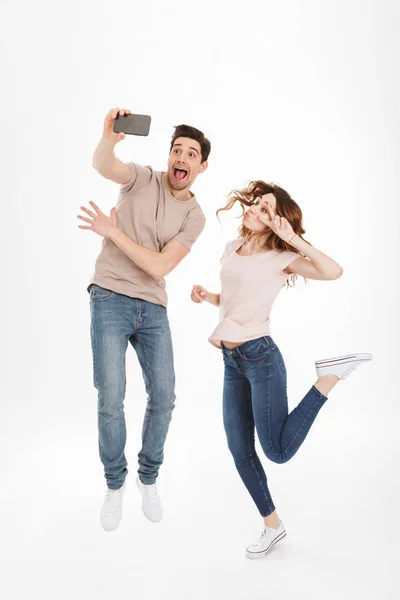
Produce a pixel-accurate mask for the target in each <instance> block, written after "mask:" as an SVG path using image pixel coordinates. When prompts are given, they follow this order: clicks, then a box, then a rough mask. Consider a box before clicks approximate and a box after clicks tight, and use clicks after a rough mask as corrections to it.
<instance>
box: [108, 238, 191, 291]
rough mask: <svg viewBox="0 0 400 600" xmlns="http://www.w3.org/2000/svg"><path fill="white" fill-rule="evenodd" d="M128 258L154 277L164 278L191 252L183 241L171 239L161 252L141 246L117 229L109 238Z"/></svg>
mask: <svg viewBox="0 0 400 600" xmlns="http://www.w3.org/2000/svg"><path fill="white" fill-rule="evenodd" d="M109 239H110V240H111V241H112V242H114V244H115V245H116V246H117V247H118V248H119V249H120V250H122V252H123V253H124V254H126V256H127V257H128V258H130V259H131V261H132V262H134V263H135V264H136V265H137V266H138V267H140V268H141V269H142V270H143V271H145V272H146V273H148V274H149V275H150V276H151V277H153V278H154V279H162V278H163V277H165V276H166V275H168V273H170V272H171V271H173V270H174V269H175V267H176V266H177V265H179V263H180V262H181V261H182V260H183V259H184V258H185V256H186V255H187V254H189V250H188V249H187V248H186V246H184V245H183V244H182V243H181V242H178V241H177V240H171V241H170V242H168V244H166V245H165V246H164V248H163V249H162V250H161V252H155V251H154V250H149V248H145V247H144V246H141V245H140V244H138V243H137V242H135V241H134V240H132V239H131V238H130V237H129V236H127V235H126V234H125V233H123V232H122V231H121V230H120V229H115V230H114V231H113V233H112V234H111V236H110V238H109Z"/></svg>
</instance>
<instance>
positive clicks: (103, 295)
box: [90, 284, 115, 302]
mask: <svg viewBox="0 0 400 600" xmlns="http://www.w3.org/2000/svg"><path fill="white" fill-rule="evenodd" d="M113 296H115V292H112V291H111V290H106V289H105V288H102V287H100V286H99V285H95V284H93V285H91V286H90V302H100V301H101V300H108V299H109V298H112V297H113Z"/></svg>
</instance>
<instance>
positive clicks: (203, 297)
mask: <svg viewBox="0 0 400 600" xmlns="http://www.w3.org/2000/svg"><path fill="white" fill-rule="evenodd" d="M190 297H191V299H192V300H193V302H196V303H197V304H201V303H202V302H209V303H210V304H213V305H214V306H219V301H220V298H221V294H213V293H212V292H208V291H207V290H206V289H205V288H204V287H203V286H201V285H194V286H193V289H192V293H191V295H190Z"/></svg>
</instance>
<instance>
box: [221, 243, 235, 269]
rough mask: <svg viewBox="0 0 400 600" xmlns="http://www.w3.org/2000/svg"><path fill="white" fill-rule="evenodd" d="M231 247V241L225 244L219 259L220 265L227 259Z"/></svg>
mask: <svg viewBox="0 0 400 600" xmlns="http://www.w3.org/2000/svg"><path fill="white" fill-rule="evenodd" d="M231 246H232V240H231V241H230V242H228V243H227V244H225V247H224V250H223V252H222V255H221V258H220V259H219V262H220V263H221V265H222V264H223V263H224V262H225V259H226V258H228V256H229V254H230V252H229V251H230V248H231Z"/></svg>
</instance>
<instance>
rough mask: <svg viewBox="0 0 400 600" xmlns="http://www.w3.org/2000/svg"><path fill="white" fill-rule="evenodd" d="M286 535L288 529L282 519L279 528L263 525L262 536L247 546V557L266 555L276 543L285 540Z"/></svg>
mask: <svg viewBox="0 0 400 600" xmlns="http://www.w3.org/2000/svg"><path fill="white" fill-rule="evenodd" d="M285 536H286V529H285V526H284V524H283V523H282V521H281V522H280V525H279V527H278V528H277V529H273V528H272V527H263V528H262V529H261V535H260V538H259V539H258V540H257V541H256V542H254V543H253V544H250V546H247V548H246V556H247V558H263V557H264V556H267V554H268V552H270V551H271V550H272V548H273V547H274V546H275V544H277V543H278V542H280V541H281V540H283V538H284V537H285Z"/></svg>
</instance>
